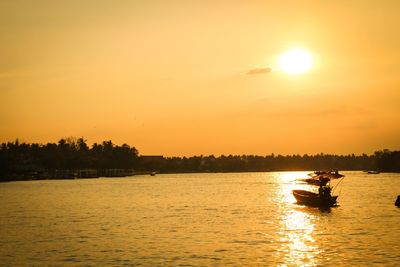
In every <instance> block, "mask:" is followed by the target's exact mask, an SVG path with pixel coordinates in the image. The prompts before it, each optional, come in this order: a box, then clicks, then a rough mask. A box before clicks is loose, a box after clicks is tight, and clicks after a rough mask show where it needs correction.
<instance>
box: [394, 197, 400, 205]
mask: <svg viewBox="0 0 400 267" xmlns="http://www.w3.org/2000/svg"><path fill="white" fill-rule="evenodd" d="M394 204H395V205H396V206H397V207H399V208H400V195H398V196H397V199H396V202H395V203H394Z"/></svg>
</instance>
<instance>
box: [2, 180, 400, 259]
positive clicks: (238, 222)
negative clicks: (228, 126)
mask: <svg viewBox="0 0 400 267" xmlns="http://www.w3.org/2000/svg"><path fill="white" fill-rule="evenodd" d="M306 174H307V173H305V172H304V173H303V172H302V173H293V172H282V173H224V174H220V173H218V174H168V175H167V174H166V175H157V176H154V177H151V176H134V177H127V178H100V179H82V180H54V181H50V180H49V181H26V182H10V183H1V184H0V203H1V209H0V265H4V266H26V265H29V266H40V265H53V266H54V265H84V266H95V265H109V266H110V265H111V266H123V265H126V266H130V265H135V266H228V265H233V266H257V265H258V266H316V265H318V266H335V265H340V266H352V265H353V266H373V265H377V266H400V209H399V208H396V207H395V206H394V201H395V199H396V197H397V195H399V194H400V174H379V175H367V174H364V173H362V172H345V173H344V174H346V177H345V178H344V180H343V181H342V183H341V184H340V185H339V186H338V187H337V189H336V190H335V194H338V193H340V194H339V198H338V202H339V204H340V206H339V207H336V208H332V209H331V210H327V211H326V210H325V211H321V210H319V209H318V208H308V207H304V206H299V205H297V204H295V199H294V197H293V196H292V194H291V190H292V189H304V188H308V189H310V188H311V187H310V186H308V185H304V184H301V183H299V182H296V179H297V178H301V177H306V176H307V175H306ZM336 183H337V181H336ZM314 189H316V188H314Z"/></svg>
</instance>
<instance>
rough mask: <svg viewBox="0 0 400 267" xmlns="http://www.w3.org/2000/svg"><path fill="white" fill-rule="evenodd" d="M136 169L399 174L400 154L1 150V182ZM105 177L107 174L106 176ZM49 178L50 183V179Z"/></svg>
mask: <svg viewBox="0 0 400 267" xmlns="http://www.w3.org/2000/svg"><path fill="white" fill-rule="evenodd" d="M82 169H95V170H107V169H131V170H135V171H137V172H153V171H157V172H163V173H174V172H250V171H295V170H327V169H338V170H379V171H388V172H400V151H389V150H382V151H377V152H375V153H374V154H373V155H366V154H362V155H354V154H351V155H332V154H323V153H320V154H316V155H307V154H305V155H285V156H283V155H274V154H270V155H265V156H257V155H227V156H226V155H221V156H217V157H216V156H214V155H209V156H202V155H201V156H193V157H162V156H158V157H148V156H139V152H138V150H137V149H136V148H135V147H131V146H129V145H127V144H123V145H121V146H118V145H115V144H113V143H112V141H103V142H101V143H94V144H93V145H92V146H90V147H89V145H88V144H87V141H86V140H85V139H84V138H73V137H70V138H62V139H60V140H59V141H58V142H57V143H47V144H38V143H24V142H22V143H21V142H19V141H18V140H16V141H14V142H7V143H2V144H1V146H0V180H10V177H13V178H11V180H16V179H18V177H21V176H24V175H28V176H29V175H31V174H32V173H43V172H50V173H54V171H56V170H82ZM101 173H104V172H101ZM48 176H50V177H49V178H51V175H48Z"/></svg>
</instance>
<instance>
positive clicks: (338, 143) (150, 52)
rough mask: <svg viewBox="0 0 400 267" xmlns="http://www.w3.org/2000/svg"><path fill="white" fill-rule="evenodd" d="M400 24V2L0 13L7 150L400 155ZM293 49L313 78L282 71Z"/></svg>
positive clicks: (16, 4) (1, 119)
mask: <svg viewBox="0 0 400 267" xmlns="http://www.w3.org/2000/svg"><path fill="white" fill-rule="evenodd" d="M399 14H400V1H267V0H264V1H166V0H160V1H152V0H150V1H147V0H146V1H133V0H132V1H115V0H109V1H105V0H85V1H79V0H58V1H54V0H40V1H31V0H26V1H21V0H1V1H0V141H1V142H5V141H12V140H15V139H16V138H19V139H20V140H22V141H25V142H40V143H47V142H57V141H58V140H59V139H60V138H62V137H68V136H76V137H81V136H83V137H85V138H87V139H88V142H89V143H90V144H91V143H93V142H99V141H103V140H112V141H113V142H114V143H116V144H122V143H127V144H129V145H132V146H135V147H136V148H137V149H138V150H139V152H140V153H141V154H145V155H148V154H162V155H167V156H172V155H175V156H184V155H186V156H189V155H200V154H203V155H208V154H215V155H220V154H259V155H265V154H270V153H276V154H278V153H280V154H294V153H296V154H297V153H299V154H304V153H309V154H314V153H319V152H324V153H339V154H347V153H356V154H359V153H364V152H365V153H368V154H369V153H373V152H374V151H376V150H380V149H384V148H388V149H400V15H399ZM292 48H302V49H305V50H306V51H308V52H309V53H310V54H311V55H312V57H313V66H312V68H311V69H310V71H308V72H306V73H304V74H299V75H289V74H287V73H285V72H284V71H283V70H282V69H280V68H279V66H278V59H279V57H280V56H281V55H282V54H283V53H285V52H286V51H288V50H290V49H292ZM269 70H271V71H269Z"/></svg>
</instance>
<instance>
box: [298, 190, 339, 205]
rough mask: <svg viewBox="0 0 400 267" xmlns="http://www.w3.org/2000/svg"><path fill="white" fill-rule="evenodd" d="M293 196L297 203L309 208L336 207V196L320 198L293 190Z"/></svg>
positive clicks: (320, 196) (306, 192) (314, 194)
mask: <svg viewBox="0 0 400 267" xmlns="http://www.w3.org/2000/svg"><path fill="white" fill-rule="evenodd" d="M292 192H293V196H294V197H295V198H296V200H297V203H299V204H303V205H306V206H310V207H333V206H336V199H337V198H338V196H330V195H328V196H322V195H320V194H317V193H313V192H310V191H306V190H293V191H292Z"/></svg>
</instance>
